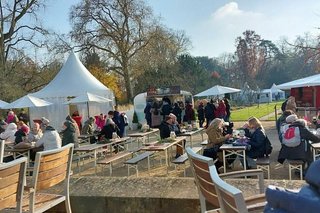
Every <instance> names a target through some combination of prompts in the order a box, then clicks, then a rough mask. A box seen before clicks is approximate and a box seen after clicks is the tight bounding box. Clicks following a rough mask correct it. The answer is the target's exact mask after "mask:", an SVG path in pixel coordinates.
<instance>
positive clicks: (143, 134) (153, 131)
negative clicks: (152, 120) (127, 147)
mask: <svg viewBox="0 0 320 213" xmlns="http://www.w3.org/2000/svg"><path fill="white" fill-rule="evenodd" d="M158 132H159V129H151V130H150V131H146V132H135V133H131V134H129V135H128V136H129V137H130V138H138V147H139V142H140V141H143V139H144V138H145V137H147V138H148V142H150V136H151V135H153V134H157V133H158ZM131 143H132V140H131ZM142 144H143V143H142Z"/></svg>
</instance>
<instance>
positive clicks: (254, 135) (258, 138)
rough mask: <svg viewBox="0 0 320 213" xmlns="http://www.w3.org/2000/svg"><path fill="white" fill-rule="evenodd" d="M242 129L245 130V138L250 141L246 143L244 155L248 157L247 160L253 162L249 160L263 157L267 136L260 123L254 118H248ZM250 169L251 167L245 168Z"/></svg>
mask: <svg viewBox="0 0 320 213" xmlns="http://www.w3.org/2000/svg"><path fill="white" fill-rule="evenodd" d="M243 128H244V130H245V136H246V137H248V138H249V139H250V140H249V141H248V144H249V149H248V150H247V151H246V155H247V157H248V158H247V160H249V161H250V162H253V161H251V159H256V158H258V157H263V156H264V154H265V153H266V140H267V135H266V133H265V130H264V128H263V126H262V124H261V122H260V121H259V119H258V118H256V117H251V118H249V119H248V121H247V123H246V124H245V125H244V126H243ZM249 158H251V159H249ZM250 167H251V165H249V167H247V168H250Z"/></svg>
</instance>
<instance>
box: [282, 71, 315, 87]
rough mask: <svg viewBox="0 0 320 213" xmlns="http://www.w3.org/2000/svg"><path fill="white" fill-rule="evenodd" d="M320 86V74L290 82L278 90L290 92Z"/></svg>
mask: <svg viewBox="0 0 320 213" xmlns="http://www.w3.org/2000/svg"><path fill="white" fill-rule="evenodd" d="M319 85H320V74H316V75H312V76H309V77H306V78H301V79H298V80H294V81H290V82H287V83H284V84H280V85H278V86H277V88H278V89H284V90H288V89H291V88H297V87H310V86H319Z"/></svg>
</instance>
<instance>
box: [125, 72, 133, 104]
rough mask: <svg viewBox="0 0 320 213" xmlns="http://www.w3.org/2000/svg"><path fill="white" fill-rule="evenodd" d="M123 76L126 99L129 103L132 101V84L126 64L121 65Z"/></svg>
mask: <svg viewBox="0 0 320 213" xmlns="http://www.w3.org/2000/svg"><path fill="white" fill-rule="evenodd" d="M123 78H124V83H125V87H126V91H127V100H128V102H129V103H132V102H133V95H132V86H131V81H130V75H129V71H128V67H127V66H124V67H123Z"/></svg>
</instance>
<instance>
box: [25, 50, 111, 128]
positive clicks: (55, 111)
mask: <svg viewBox="0 0 320 213" xmlns="http://www.w3.org/2000/svg"><path fill="white" fill-rule="evenodd" d="M87 92H89V93H92V94H95V95H99V96H102V97H105V98H108V99H111V100H112V101H111V102H108V103H90V113H92V114H96V115H98V114H100V113H104V114H107V112H108V111H109V110H112V109H113V105H114V103H115V98H114V94H113V92H112V91H111V90H110V89H109V88H107V87H106V86H104V85H103V84H102V83H101V82H100V81H98V80H97V79H96V78H95V77H94V76H93V75H92V74H91V73H90V72H89V71H88V70H87V69H86V68H85V66H84V65H83V64H82V63H81V62H80V60H79V59H78V58H77V56H76V55H75V54H74V53H73V52H72V53H71V54H70V55H69V57H68V59H67V61H66V62H65V64H64V65H63V67H62V68H61V70H60V71H59V73H58V74H57V75H56V76H55V78H54V79H53V80H52V81H51V82H50V83H49V84H48V85H47V86H45V87H44V88H43V89H41V90H40V91H38V92H35V93H33V94H32V96H35V97H37V98H41V99H43V100H46V101H49V102H51V103H53V104H52V105H50V106H47V107H42V108H34V109H30V118H31V120H33V119H39V118H41V117H46V118H48V119H49V120H50V123H51V125H52V126H54V127H55V128H57V129H58V130H60V129H61V126H62V123H63V121H64V120H65V118H66V116H67V115H68V114H69V106H68V105H65V104H63V103H65V102H67V101H69V100H70V99H71V98H74V97H77V96H81V95H85V94H86V93H87ZM77 109H78V111H79V114H80V115H81V116H82V117H83V119H86V118H87V113H88V112H87V104H86V103H82V104H77ZM83 122H84V120H83Z"/></svg>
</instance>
